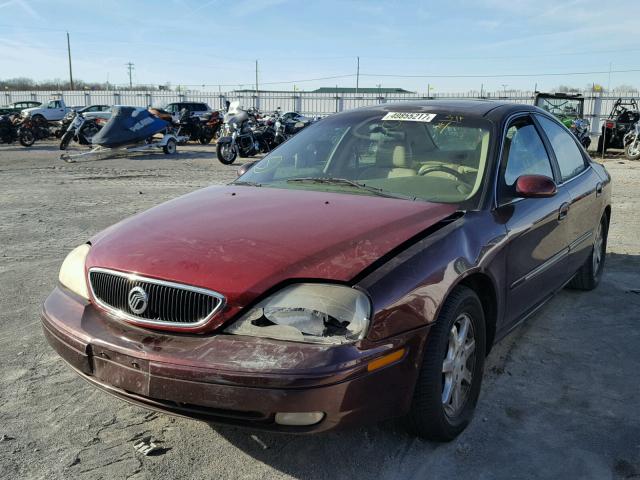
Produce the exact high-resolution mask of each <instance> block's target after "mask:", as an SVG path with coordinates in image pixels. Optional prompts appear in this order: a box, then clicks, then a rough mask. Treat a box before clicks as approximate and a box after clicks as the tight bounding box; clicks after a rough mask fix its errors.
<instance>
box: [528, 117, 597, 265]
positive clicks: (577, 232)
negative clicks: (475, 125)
mask: <svg viewBox="0 0 640 480" xmlns="http://www.w3.org/2000/svg"><path fill="white" fill-rule="evenodd" d="M536 119H537V120H538V122H539V123H540V126H541V127H542V130H543V131H544V134H545V135H546V137H547V139H548V140H549V144H550V145H551V147H552V149H553V154H554V156H555V159H556V162H557V164H558V168H559V172H560V185H561V186H562V188H565V189H567V190H568V191H569V195H570V197H571V200H570V207H569V213H568V215H567V223H568V235H569V263H568V268H569V271H570V272H575V271H576V270H578V269H579V268H580V267H581V266H582V264H584V262H585V261H586V260H587V258H588V257H589V254H590V253H591V250H592V247H593V240H594V238H593V234H594V232H595V229H596V228H597V226H598V222H599V221H600V213H601V212H602V207H603V205H602V198H601V196H600V195H601V193H602V188H603V184H602V180H601V179H600V177H599V176H598V175H597V173H596V172H595V171H594V170H593V168H591V166H590V164H589V162H588V161H587V160H586V158H585V156H584V153H583V151H582V150H581V148H580V147H578V144H577V142H576V139H575V137H574V136H573V135H572V134H571V133H570V132H568V131H567V130H566V129H565V128H564V127H563V126H561V125H559V124H558V123H557V122H556V121H555V120H553V119H550V118H547V117H546V116H544V115H536Z"/></svg>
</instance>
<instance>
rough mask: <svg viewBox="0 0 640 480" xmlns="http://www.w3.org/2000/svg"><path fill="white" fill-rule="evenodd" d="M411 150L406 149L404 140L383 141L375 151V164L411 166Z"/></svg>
mask: <svg viewBox="0 0 640 480" xmlns="http://www.w3.org/2000/svg"><path fill="white" fill-rule="evenodd" d="M412 163H413V162H412V160H411V152H408V151H407V147H406V145H405V143H404V142H399V141H393V142H384V143H382V144H380V145H379V146H378V151H377V152H376V166H377V167H385V168H391V167H392V168H411V167H412Z"/></svg>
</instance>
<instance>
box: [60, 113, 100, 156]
mask: <svg viewBox="0 0 640 480" xmlns="http://www.w3.org/2000/svg"><path fill="white" fill-rule="evenodd" d="M101 128H102V126H101V125H100V124H99V123H98V121H97V120H96V119H94V118H90V119H87V118H85V116H84V115H83V114H82V113H76V115H75V117H73V120H72V121H71V123H70V124H69V126H68V127H67V130H66V132H64V134H63V135H62V139H61V140H60V150H66V149H67V148H68V147H69V144H70V143H71V140H75V141H76V142H78V143H79V144H80V145H91V139H92V138H93V136H94V135H95V134H96V133H98V132H99V131H100V129H101Z"/></svg>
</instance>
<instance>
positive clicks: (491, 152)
mask: <svg viewBox="0 0 640 480" xmlns="http://www.w3.org/2000/svg"><path fill="white" fill-rule="evenodd" d="M610 203H611V184H610V177H609V175H608V174H607V172H606V170H605V169H604V168H603V167H602V166H601V165H599V164H597V163H594V162H593V161H592V160H591V159H590V158H589V156H588V154H587V153H586V152H585V150H584V149H583V148H582V147H581V146H580V145H579V144H578V143H577V142H576V139H575V137H574V136H573V135H572V134H571V133H570V132H569V131H568V130H567V129H566V128H565V127H564V126H563V125H562V124H561V123H559V122H558V121H557V120H556V119H555V118H553V117H552V116H550V115H549V114H547V113H546V112H544V111H543V110H540V109H538V108H536V107H532V106H526V105H511V104H503V103H494V102H487V101H469V102H454V101H451V102H448V101H445V102H438V101H430V102H416V103H399V104H384V105H379V106H375V107H370V108H363V109H359V110H354V111H350V112H345V113H340V114H336V115H333V116H331V117H328V118H326V119H325V120H323V121H322V122H318V123H317V124H315V125H313V126H311V127H309V128H308V129H305V130H303V131H302V132H301V133H300V134H298V135H296V136H295V137H293V138H292V139H291V140H289V141H287V142H286V143H284V144H283V145H282V146H280V147H279V148H277V149H276V150H274V151H273V152H271V153H270V154H269V155H267V156H266V157H265V158H264V159H262V160H261V161H259V162H257V163H256V164H254V165H253V166H252V168H246V172H245V173H244V174H242V175H241V176H240V177H239V178H238V179H237V180H236V181H234V182H233V183H231V184H229V185H226V186H213V187H209V188H205V189H203V190H199V191H196V192H193V193H191V194H189V195H185V196H183V197H180V198H177V199H175V200H172V201H170V202H167V203H165V204H163V205H160V206H158V207H155V208H152V209H151V210H149V211H147V212H144V213H141V214H139V215H136V216H134V217H131V218H129V219H127V220H124V221H122V222H121V223H119V224H117V225H114V226H112V227H110V228H108V229H107V230H105V231H103V232H101V233H99V234H97V235H96V236H95V237H93V238H91V239H90V240H89V241H88V242H87V243H84V244H82V245H80V246H79V247H77V248H76V249H75V250H73V251H72V252H71V253H70V254H69V255H68V257H67V258H66V259H65V260H64V263H63V264H62V267H61V270H60V275H59V284H58V285H57V286H56V288H55V289H54V290H53V292H52V293H51V295H50V296H49V297H48V298H47V300H46V301H45V302H44V306H43V311H42V323H43V327H44V332H45V334H46V337H47V339H48V341H49V343H50V344H51V346H52V347H53V348H54V349H55V350H56V351H57V352H58V353H59V354H60V356H61V357H62V358H63V359H64V360H65V361H66V362H67V363H68V364H69V365H70V366H71V367H72V368H73V369H74V370H75V371H76V372H77V373H78V374H79V375H81V376H82V377H83V378H84V379H86V380H87V381H89V382H90V383H91V384H93V385H95V386H96V387H99V388H101V389H103V390H105V391H106V392H109V393H111V394H113V395H116V396H118V397H120V398H122V399H124V400H128V401H130V402H133V403H136V404H139V405H143V406H146V407H149V408H152V409H157V410H161V411H165V412H169V413H173V414H178V415H185V416H189V417H193V418H197V419H201V420H205V421H210V422H214V423H215V422H220V423H231V424H236V425H244V426H250V427H253V428H264V429H272V430H278V431H286V432H299V433H303V432H317V431H323V430H329V429H333V428H335V427H338V426H340V427H342V426H347V425H354V424H359V423H362V422H370V421H374V420H379V419H383V418H389V417H403V418H404V419H406V421H407V425H408V426H409V427H410V428H411V429H412V430H413V431H414V432H415V433H416V434H418V435H421V436H424V437H427V438H432V439H439V440H450V439H452V438H454V437H455V436H456V435H457V434H459V433H460V432H461V431H462V430H463V429H464V428H465V427H466V426H467V424H468V423H469V421H470V419H471V417H472V414H473V411H474V408H475V405H476V402H477V399H478V395H479V392H480V384H481V381H482V374H483V365H484V359H485V356H486V355H487V353H488V352H489V350H490V349H491V346H492V345H493V344H494V342H496V341H497V340H498V339H500V338H501V337H503V336H504V335H505V334H506V333H507V332H509V331H510V330H511V329H513V328H514V327H515V326H516V325H518V323H520V322H521V321H523V320H524V319H526V318H527V317H528V316H530V315H531V314H532V313H534V312H535V311H536V309H538V308H539V307H540V306H541V305H542V304H543V303H545V302H546V301H547V300H549V298H551V297H552V295H553V294H554V293H556V292H557V291H558V290H560V289H562V288H563V287H564V286H566V285H569V286H571V287H575V288H578V289H583V290H590V289H593V288H594V287H596V286H597V285H598V282H599V281H600V278H601V275H602V270H603V265H604V260H605V249H606V241H607V231H608V227H609V219H610V216H611V206H610Z"/></svg>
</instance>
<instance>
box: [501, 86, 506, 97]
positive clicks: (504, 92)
mask: <svg viewBox="0 0 640 480" xmlns="http://www.w3.org/2000/svg"><path fill="white" fill-rule="evenodd" d="M502 94H503V95H504V98H507V84H506V83H503V84H502Z"/></svg>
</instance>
